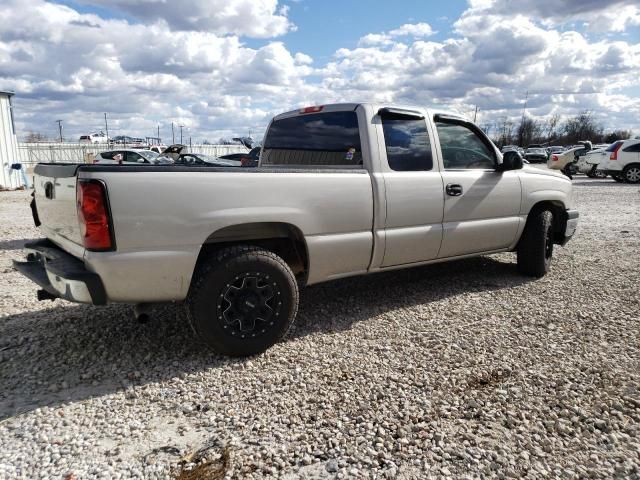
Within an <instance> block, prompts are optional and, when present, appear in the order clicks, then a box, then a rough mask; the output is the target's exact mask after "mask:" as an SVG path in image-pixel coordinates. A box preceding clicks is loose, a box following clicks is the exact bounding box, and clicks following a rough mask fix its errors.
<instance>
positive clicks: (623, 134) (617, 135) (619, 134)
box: [604, 130, 633, 143]
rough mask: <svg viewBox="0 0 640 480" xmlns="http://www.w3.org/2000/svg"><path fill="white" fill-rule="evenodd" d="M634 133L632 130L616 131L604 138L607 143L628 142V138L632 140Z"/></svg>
mask: <svg viewBox="0 0 640 480" xmlns="http://www.w3.org/2000/svg"><path fill="white" fill-rule="evenodd" d="M632 135H633V133H632V132H631V130H615V131H613V132H611V133H608V134H607V135H605V136H604V141H605V143H613V142H617V141H618V140H626V139H627V138H631V136H632Z"/></svg>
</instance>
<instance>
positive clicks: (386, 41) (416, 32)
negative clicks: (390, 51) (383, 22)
mask: <svg viewBox="0 0 640 480" xmlns="http://www.w3.org/2000/svg"><path fill="white" fill-rule="evenodd" d="M434 33H435V32H434V31H433V29H432V28H431V25H429V24H428V23H424V22H423V23H405V24H404V25H402V26H400V27H399V28H396V29H394V30H390V31H388V32H383V33H369V34H367V35H365V36H364V37H361V38H360V40H358V46H360V47H368V46H373V45H391V44H392V43H393V42H394V39H396V38H397V37H411V38H414V39H415V38H424V37H430V36H431V35H433V34H434Z"/></svg>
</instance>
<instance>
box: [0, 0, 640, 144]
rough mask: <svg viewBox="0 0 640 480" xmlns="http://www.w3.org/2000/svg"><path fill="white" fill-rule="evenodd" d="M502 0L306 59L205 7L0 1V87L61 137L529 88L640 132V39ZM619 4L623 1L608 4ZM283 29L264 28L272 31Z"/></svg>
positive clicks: (238, 126)
mask: <svg viewBox="0 0 640 480" xmlns="http://www.w3.org/2000/svg"><path fill="white" fill-rule="evenodd" d="M95 1H98V0H95ZM100 1H102V0H100ZM118 1H119V5H120V8H122V9H123V11H124V9H125V6H126V8H127V9H128V10H127V13H128V15H130V16H133V17H135V18H138V15H137V14H134V13H135V12H137V11H138V10H136V9H135V8H142V7H141V6H140V5H142V4H143V3H144V2H142V3H141V2H133V1H125V0H118ZM147 1H151V0H147ZM501 1H502V0H483V3H481V2H480V0H473V2H472V4H471V7H470V8H469V9H468V10H467V11H466V12H465V13H464V14H462V15H461V16H460V18H458V19H457V21H455V23H454V24H453V28H454V31H453V32H452V33H451V34H450V35H449V36H448V38H444V39H442V40H440V38H441V35H440V36H439V37H437V38H438V40H437V41H436V40H434V38H436V37H433V36H432V35H433V33H434V32H433V31H432V29H431V27H430V26H429V25H428V24H426V23H412V24H405V25H401V26H399V27H398V28H396V29H391V30H389V31H386V32H382V33H371V34H369V35H365V36H363V37H362V38H361V39H360V41H359V44H358V47H357V48H353V49H347V48H341V49H338V50H337V51H336V52H335V54H334V56H333V57H332V59H331V61H329V62H328V63H324V64H316V63H314V59H312V58H311V57H310V56H309V55H308V54H307V53H305V52H297V51H295V50H294V51H291V49H290V48H288V45H287V44H286V43H284V42H281V41H269V40H266V41H262V42H260V43H259V44H258V45H259V46H252V48H250V47H248V46H247V45H246V44H244V43H243V40H242V37H241V36H240V35H258V36H260V35H262V34H263V33H264V32H266V30H260V31H257V30H247V29H249V28H254V27H248V26H247V25H245V26H238V25H240V23H238V24H237V25H236V24H235V23H234V21H235V20H234V21H230V22H229V24H228V25H227V26H226V27H224V28H223V27H219V28H218V26H219V25H222V23H221V22H220V19H218V18H208V19H206V22H209V23H208V24H207V25H210V26H211V28H203V27H202V25H204V24H202V23H201V22H205V19H204V17H203V14H202V12H203V11H209V10H206V8H209V7H207V6H206V5H205V6H202V5H201V4H198V5H200V6H199V7H198V8H200V9H198V8H195V9H194V17H193V18H189V19H185V18H182V19H180V20H179V22H187V23H188V25H186V26H185V25H181V24H176V22H177V21H178V20H175V19H172V18H170V17H171V15H169V11H168V10H167V9H174V8H176V7H175V5H173V4H172V5H168V4H167V5H165V4H162V5H160V6H159V7H158V8H159V10H158V11H157V12H154V13H153V14H152V15H147V17H146V18H144V19H140V21H139V22H138V21H136V22H135V23H131V22H130V21H127V20H122V19H104V18H101V17H99V16H97V15H91V14H81V13H79V12H77V11H76V10H74V9H72V8H69V7H66V6H62V5H57V4H53V3H48V2H47V1H45V0H9V3H8V5H5V6H4V7H3V10H2V11H1V12H0V18H1V20H2V21H0V88H1V89H13V90H16V92H17V95H16V97H15V105H16V117H17V118H16V120H17V126H18V129H19V130H20V131H21V132H22V133H23V134H26V133H27V132H28V131H30V130H36V131H41V132H43V133H45V134H46V133H49V134H51V135H53V133H54V132H55V131H57V130H56V129H57V126H56V125H55V123H54V120H56V119H58V118H62V119H63V120H64V122H65V132H66V133H68V134H70V135H76V134H80V133H86V131H88V130H94V129H99V128H100V127H101V125H102V122H103V112H105V111H108V112H109V117H110V129H112V132H115V134H117V133H121V132H127V133H130V134H133V135H150V134H151V133H152V132H153V131H155V128H156V126H157V124H158V123H161V124H162V125H163V129H162V132H161V134H162V136H163V137H164V138H165V139H166V138H167V136H168V135H169V132H170V130H169V128H170V122H171V121H174V122H175V123H176V124H178V123H180V124H184V125H187V126H188V127H189V129H190V130H189V133H190V135H193V136H194V137H195V138H196V139H198V140H201V139H204V138H208V139H209V140H215V139H217V138H219V137H220V136H223V135H226V136H232V135H235V134H238V133H247V130H248V129H251V130H252V131H253V132H254V134H257V136H259V135H260V131H261V130H262V129H264V127H265V126H266V125H267V123H268V120H269V118H270V117H271V116H272V115H273V114H275V113H278V112H281V111H283V110H286V109H289V108H295V107H297V106H301V105H310V104H318V103H326V102H334V101H348V102H353V101H368V100H373V101H380V102H400V103H414V104H419V105H439V106H444V107H447V108H449V109H457V110H459V111H461V112H462V113H469V112H473V109H474V107H475V106H476V105H477V106H478V107H479V108H480V112H481V118H482V119H483V120H482V122H485V121H489V120H490V119H498V118H499V117H501V116H512V117H514V118H516V117H519V115H520V114H521V111H522V110H521V109H522V103H523V100H524V96H525V94H526V92H529V101H528V108H527V110H528V111H529V112H530V113H531V114H532V115H539V116H545V115H550V114H552V113H561V114H563V115H571V114H574V113H576V112H579V111H580V110H582V109H585V108H589V109H593V110H594V112H595V113H596V115H598V116H599V118H601V119H602V120H603V122H604V123H605V125H607V126H611V127H619V128H629V127H634V128H636V129H640V123H639V121H638V117H637V115H636V114H635V112H637V108H638V100H636V99H634V98H631V97H630V94H629V92H630V91H633V89H634V88H635V89H637V88H640V83H639V81H638V77H637V72H638V71H640V42H639V41H638V40H637V39H632V38H630V37H628V38H627V37H624V36H621V35H614V36H613V37H612V36H602V35H592V34H591V33H590V32H577V31H573V30H572V29H570V28H566V26H565V27H563V28H560V27H554V26H552V25H551V24H549V23H544V22H541V21H540V16H539V15H537V14H536V15H530V14H528V13H527V12H525V11H522V12H520V13H518V12H519V10H518V9H512V10H511V11H508V12H506V11H503V10H504V9H502V6H501V5H499V3H500V2H501ZM522 1H524V0H513V4H514V5H516V6H518V5H520V4H519V3H518V2H522ZM545 1H546V0H545ZM589 1H591V0H589ZM605 1H606V0H605ZM92 3H95V2H92ZM175 3H177V2H175ZM196 3H198V2H196ZM214 3H215V2H214ZM228 3H229V5H235V7H234V8H235V10H233V9H231V10H225V12H226V13H224V12H223V13H221V14H220V15H223V16H224V15H227V18H236V17H234V16H233V15H232V14H230V13H229V12H234V11H235V12H236V13H237V12H239V10H238V9H239V8H240V7H239V6H240V5H249V3H250V4H251V5H254V2H249V3H242V2H239V3H238V2H233V1H232V2H228ZM257 3H260V4H261V5H263V6H266V7H265V9H264V12H263V13H264V15H266V16H264V17H263V18H265V19H267V20H266V21H265V22H262V24H261V26H260V27H259V28H260V29H263V28H266V25H268V24H269V21H271V20H269V19H273V18H276V17H282V18H285V20H286V17H287V11H286V9H285V10H283V9H282V8H279V7H278V5H277V2H275V1H272V2H256V4H257ZM203 4H204V2H203ZM123 5H124V6H123ZM220 5H221V4H220ZM225 5H227V3H225ZM134 6H135V8H134ZM249 7H250V5H249V6H246V7H243V8H245V9H246V12H248V13H246V12H245V13H246V14H250V15H254V17H252V18H254V19H256V21H255V22H253V23H256V22H257V17H255V15H257V14H256V12H258V10H256V9H257V8H258V7H255V9H253V10H252V9H251V8H254V7H251V8H249ZM628 7H629V4H628V2H627V3H624V2H623V4H621V5H618V7H617V8H628ZM202 8H204V9H205V10H202ZM532 8H533V7H532ZM536 8H537V7H536ZM221 9H223V7H221ZM559 11H560V10H559ZM252 12H253V13H252ZM567 12H568V13H567V14H568V15H575V14H576V13H575V11H574V10H571V9H569V10H567ZM578 13H579V14H580V15H586V13H584V12H583V13H580V12H578ZM587 13H588V14H589V15H592V14H593V11H592V10H588V11H587ZM216 15H217V14H212V16H213V17H215V16H216ZM229 15H231V17H229ZM563 15H564V14H563ZM183 17H184V15H183ZM545 18H547V19H548V18H550V17H549V16H547V17H545ZM558 18H561V16H560V13H558ZM562 18H566V17H562ZM546 21H547V20H545V22H546ZM549 21H551V20H549ZM554 21H555V20H554ZM274 22H275V23H272V25H276V24H277V21H275V20H274ZM287 22H288V20H287ZM249 23H251V22H249ZM257 23H260V22H257ZM230 25H231V26H233V25H235V26H233V27H230ZM186 27H188V28H186ZM225 28H226V30H225ZM256 28H258V27H256ZM279 28H280V27H277V28H276V27H273V26H272V27H269V28H268V29H267V30H269V31H270V32H271V33H270V34H269V35H275V34H276V32H278V31H281V30H279ZM286 28H291V26H290V25H289V26H287V27H286ZM243 29H244V30H243ZM232 30H233V33H225V32H227V31H229V32H231V31H232ZM252 32H253V33H252ZM260 32H262V33H260ZM594 38H595V39H594ZM252 45H255V42H253V43H252ZM624 92H626V93H624ZM634 109H635V110H634ZM111 125H113V127H111Z"/></svg>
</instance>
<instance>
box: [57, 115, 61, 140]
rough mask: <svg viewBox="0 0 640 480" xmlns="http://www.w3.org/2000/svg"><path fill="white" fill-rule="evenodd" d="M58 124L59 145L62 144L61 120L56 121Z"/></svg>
mask: <svg viewBox="0 0 640 480" xmlns="http://www.w3.org/2000/svg"><path fill="white" fill-rule="evenodd" d="M56 122H58V132H59V133H60V143H62V120H56Z"/></svg>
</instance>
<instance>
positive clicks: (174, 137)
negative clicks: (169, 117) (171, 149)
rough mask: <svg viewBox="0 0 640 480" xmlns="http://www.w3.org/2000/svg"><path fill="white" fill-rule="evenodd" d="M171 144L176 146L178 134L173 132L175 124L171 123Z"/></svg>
mask: <svg viewBox="0 0 640 480" xmlns="http://www.w3.org/2000/svg"><path fill="white" fill-rule="evenodd" d="M171 144H172V145H175V144H176V133H175V131H174V130H173V122H171Z"/></svg>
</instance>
